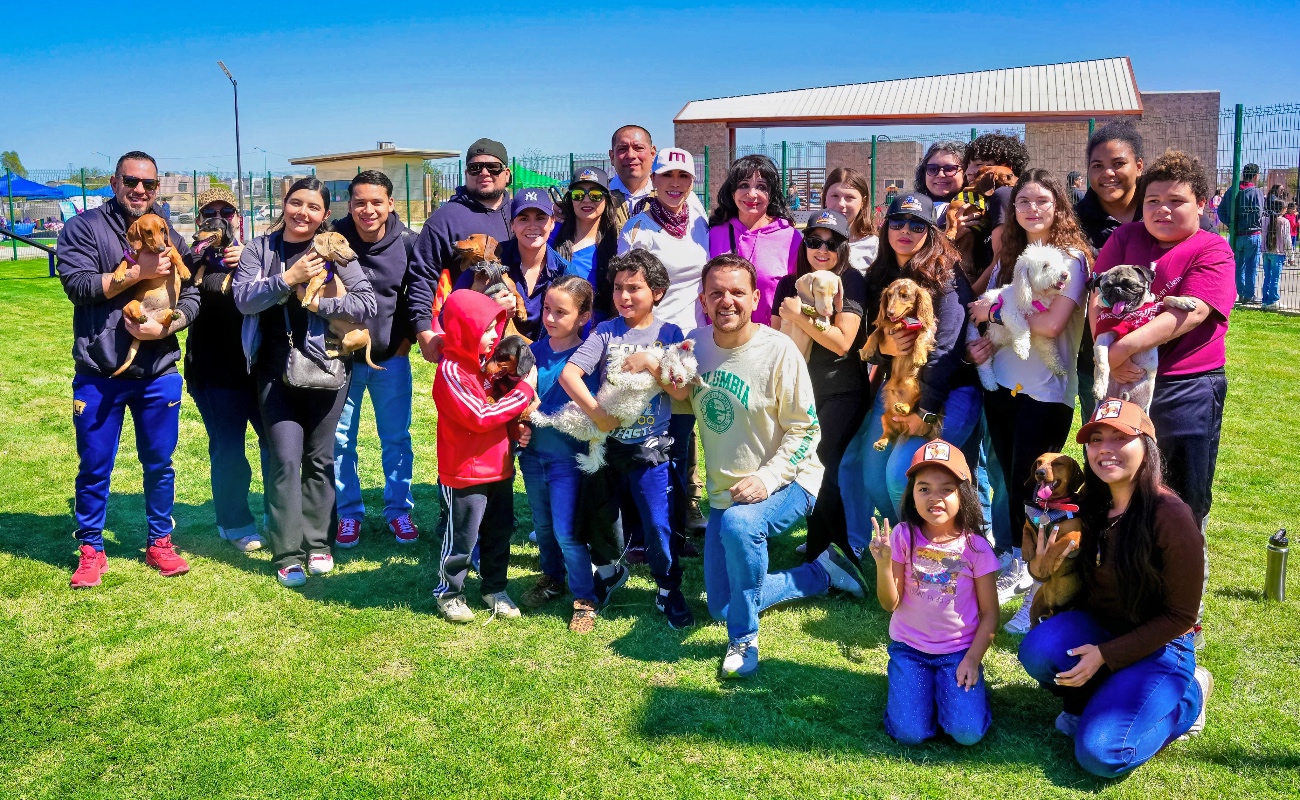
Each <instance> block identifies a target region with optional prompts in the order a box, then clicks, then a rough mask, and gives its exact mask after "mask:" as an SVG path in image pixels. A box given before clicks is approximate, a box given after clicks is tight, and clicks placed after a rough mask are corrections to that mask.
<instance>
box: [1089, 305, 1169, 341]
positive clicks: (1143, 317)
mask: <svg viewBox="0 0 1300 800" xmlns="http://www.w3.org/2000/svg"><path fill="white" fill-rule="evenodd" d="M1103 305H1104V304H1103ZM1164 310H1165V304H1164V301H1163V300H1157V301H1155V302H1154V303H1147V304H1146V305H1144V306H1138V307H1137V308H1134V309H1130V310H1129V311H1128V313H1125V308H1124V305H1123V304H1122V303H1121V304H1120V305H1118V306H1114V307H1105V310H1103V311H1101V312H1100V313H1099V314H1097V333H1096V335H1097V336H1100V335H1102V334H1103V333H1114V334H1115V336H1116V338H1119V339H1123V338H1124V337H1125V336H1127V335H1129V334H1130V333H1132V332H1133V331H1135V330H1137V329H1138V328H1141V327H1142V326H1143V325H1145V324H1147V323H1148V322H1150V321H1151V320H1153V319H1155V318H1156V317H1157V316H1158V315H1159V314H1160V312H1161V311H1164Z"/></svg>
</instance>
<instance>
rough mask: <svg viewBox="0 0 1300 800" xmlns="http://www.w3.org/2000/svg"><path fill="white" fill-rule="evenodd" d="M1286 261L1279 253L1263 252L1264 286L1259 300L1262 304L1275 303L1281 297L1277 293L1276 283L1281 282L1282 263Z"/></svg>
mask: <svg viewBox="0 0 1300 800" xmlns="http://www.w3.org/2000/svg"><path fill="white" fill-rule="evenodd" d="M1285 263H1286V256H1284V255H1281V254H1279V253H1265V254H1264V288H1263V289H1262V290H1261V291H1262V292H1263V295H1264V296H1263V297H1262V298H1261V301H1262V302H1263V303H1264V305H1268V304H1269V303H1276V302H1277V301H1278V300H1280V299H1281V297H1280V296H1279V295H1278V284H1280V283H1281V282H1282V265H1283V264H1285Z"/></svg>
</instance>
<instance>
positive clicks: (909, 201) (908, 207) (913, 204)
mask: <svg viewBox="0 0 1300 800" xmlns="http://www.w3.org/2000/svg"><path fill="white" fill-rule="evenodd" d="M898 210H899V211H920V210H921V201H920V200H917V199H916V198H915V197H913V196H912V195H910V194H909V195H908V196H907V197H904V198H903V202H902V203H900V204H899V206H898Z"/></svg>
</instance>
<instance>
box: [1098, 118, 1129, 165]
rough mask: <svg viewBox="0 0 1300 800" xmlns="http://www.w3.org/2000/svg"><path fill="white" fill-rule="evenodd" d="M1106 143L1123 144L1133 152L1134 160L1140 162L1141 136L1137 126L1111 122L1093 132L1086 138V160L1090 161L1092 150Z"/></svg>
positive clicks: (1125, 122) (1124, 120) (1122, 121)
mask: <svg viewBox="0 0 1300 800" xmlns="http://www.w3.org/2000/svg"><path fill="white" fill-rule="evenodd" d="M1107 142H1123V143H1124V144H1126V145H1128V146H1129V148H1130V149H1131V150H1132V151H1133V158H1134V160H1136V161H1141V160H1142V134H1140V133H1138V130H1137V126H1135V125H1134V124H1133V123H1132V122H1130V121H1129V120H1126V119H1117V120H1113V121H1111V122H1107V123H1106V124H1105V125H1102V126H1101V127H1100V128H1098V129H1097V130H1095V131H1093V134H1092V135H1091V136H1089V137H1088V160H1089V161H1092V151H1093V150H1096V149H1097V148H1098V147H1101V146H1102V145H1103V144H1106V143H1107Z"/></svg>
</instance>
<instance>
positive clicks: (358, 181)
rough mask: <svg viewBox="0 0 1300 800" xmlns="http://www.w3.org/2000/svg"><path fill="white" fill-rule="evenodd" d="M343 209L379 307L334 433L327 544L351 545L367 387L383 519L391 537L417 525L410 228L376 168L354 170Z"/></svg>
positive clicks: (409, 540) (359, 512)
mask: <svg viewBox="0 0 1300 800" xmlns="http://www.w3.org/2000/svg"><path fill="white" fill-rule="evenodd" d="M348 196H349V199H348V216H346V217H344V218H343V219H340V220H339V221H338V222H337V223H335V225H334V230H336V231H338V232H339V233H341V234H343V236H344V238H346V239H347V240H348V244H349V245H350V246H351V247H352V250H353V251H354V252H356V254H357V262H358V263H359V264H361V268H362V269H363V270H365V273H366V278H367V279H369V281H370V286H371V288H372V289H374V292H375V302H376V304H377V306H378V311H377V313H376V314H375V316H374V317H372V318H371V319H370V322H369V323H367V327H369V329H370V356H371V360H372V361H374V362H375V366H377V367H379V369H372V368H371V367H370V366H369V365H368V364H366V362H365V360H364V359H361V358H359V357H354V358H353V359H352V380H351V382H350V383H349V384H348V396H347V400H345V401H344V403H343V412H342V414H340V416H339V424H338V429H337V430H336V432H335V439H334V485H335V498H336V503H337V507H338V518H339V524H338V532H337V533H336V535H335V541H334V543H335V544H336V545H338V546H339V547H344V548H347V547H355V546H356V545H357V543H358V542H359V541H360V537H361V523H362V520H364V519H365V516H366V507H365V504H364V503H363V502H362V500H361V477H360V475H359V474H358V472H357V429H358V428H359V427H360V424H361V401H362V399H363V398H364V397H365V394H366V391H367V390H369V392H370V404H371V405H372V406H374V409H375V428H376V429H377V430H378V432H379V444H380V461H381V463H382V464H383V468H384V518H385V519H386V520H387V522H388V527H389V528H391V529H392V531H393V535H394V536H395V537H396V539H397V543H398V544H414V543H415V542H417V541H419V538H420V532H419V530H418V529H417V528H416V527H415V523H414V522H412V521H411V509H412V507H413V506H414V502H413V501H412V498H411V475H412V472H411V469H412V462H413V461H414V455H413V453H412V450H411V388H412V385H411V359H410V357H409V355H408V353H410V350H411V341H412V339H413V338H414V337H413V336H412V334H411V317H410V311H409V309H408V307H407V302H406V296H407V291H408V282H409V278H410V274H411V272H410V264H411V260H412V258H413V251H414V249H415V233H414V232H413V231H411V230H410V229H409V228H407V227H406V226H405V225H403V224H402V220H401V218H400V217H398V216H397V215H396V214H394V213H393V182H392V181H391V180H389V178H388V176H387V175H385V174H384V173H382V172H378V171H376V170H367V171H365V172H359V173H357V176H356V177H355V178H353V179H352V183H351V185H350V186H349V187H348Z"/></svg>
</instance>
